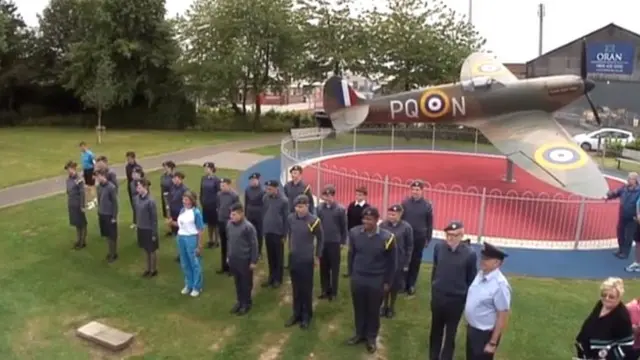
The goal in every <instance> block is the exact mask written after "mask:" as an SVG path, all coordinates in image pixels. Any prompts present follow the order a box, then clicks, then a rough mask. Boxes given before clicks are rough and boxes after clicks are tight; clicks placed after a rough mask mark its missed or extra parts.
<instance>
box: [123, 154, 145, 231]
mask: <svg viewBox="0 0 640 360" xmlns="http://www.w3.org/2000/svg"><path fill="white" fill-rule="evenodd" d="M130 177H131V180H130V181H129V185H128V186H127V188H128V190H127V191H128V192H129V193H132V194H134V195H133V197H131V198H129V201H130V202H131V213H132V214H133V223H132V224H131V228H132V229H135V227H136V224H137V222H136V204H135V202H136V200H137V199H138V182H139V181H140V180H142V179H143V178H144V171H142V168H141V167H140V166H138V167H135V168H133V169H131V175H130Z"/></svg>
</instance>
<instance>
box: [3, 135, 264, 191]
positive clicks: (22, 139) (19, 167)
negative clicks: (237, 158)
mask: <svg viewBox="0 0 640 360" xmlns="http://www.w3.org/2000/svg"><path fill="white" fill-rule="evenodd" d="M254 136H258V135H255V134H251V133H241V132H201V131H200V132H197V131H190V132H178V131H156V130H149V131H146V130H145V131H141V130H138V131H110V130H107V133H106V135H105V136H104V138H103V143H102V144H101V145H98V144H97V141H96V134H95V131H93V130H89V129H73V128H69V129H66V128H51V129H48V128H5V129H0V154H2V162H1V164H0V172H2V174H3V176H2V177H1V178H0V188H3V187H7V186H11V185H16V184H21V183H25V182H29V181H33V180H38V179H41V178H43V177H50V176H54V175H56V174H57V173H59V171H60V164H63V163H64V162H65V161H66V160H67V159H72V160H76V161H78V160H79V158H80V151H79V149H78V143H79V142H80V141H86V142H87V143H88V144H89V146H90V147H91V149H92V150H93V152H94V153H96V154H100V155H106V156H107V157H108V158H109V159H110V161H111V162H113V163H122V162H124V154H125V153H126V152H127V151H135V152H136V154H137V155H138V156H139V157H145V156H150V155H157V154H161V153H166V152H170V151H176V150H182V149H187V148H193V147H198V146H204V145H214V144H217V143H221V142H225V141H234V140H243V139H247V138H250V137H254Z"/></svg>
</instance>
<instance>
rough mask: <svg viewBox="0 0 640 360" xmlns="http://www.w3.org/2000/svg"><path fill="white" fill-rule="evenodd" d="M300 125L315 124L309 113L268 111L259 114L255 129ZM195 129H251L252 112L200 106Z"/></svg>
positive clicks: (286, 128) (288, 128)
mask: <svg viewBox="0 0 640 360" xmlns="http://www.w3.org/2000/svg"><path fill="white" fill-rule="evenodd" d="M298 124H299V126H300V127H312V126H315V121H314V120H313V118H312V117H311V115H308V114H303V113H299V112H275V111H268V112H266V113H263V114H262V115H261V116H260V123H259V124H258V125H259V126H258V127H257V128H256V129H255V130H257V131H265V132H286V131H289V130H290V129H291V128H292V127H294V126H295V125H298ZM193 128H194V129H195V130H202V131H214V130H219V131H220V130H224V131H252V130H254V128H253V113H251V112H248V113H247V114H246V115H239V114H237V113H236V112H235V111H233V109H230V108H226V107H222V108H211V107H201V108H200V109H199V111H198V114H197V116H196V124H195V126H193Z"/></svg>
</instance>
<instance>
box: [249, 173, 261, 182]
mask: <svg viewBox="0 0 640 360" xmlns="http://www.w3.org/2000/svg"><path fill="white" fill-rule="evenodd" d="M251 179H260V173H259V172H254V173H252V174H251V175H249V180H251Z"/></svg>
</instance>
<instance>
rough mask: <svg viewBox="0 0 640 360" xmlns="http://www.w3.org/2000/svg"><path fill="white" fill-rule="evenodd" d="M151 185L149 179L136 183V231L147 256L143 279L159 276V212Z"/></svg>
mask: <svg viewBox="0 0 640 360" xmlns="http://www.w3.org/2000/svg"><path fill="white" fill-rule="evenodd" d="M149 186H151V183H150V182H149V180H147V179H140V180H138V181H137V182H136V192H137V193H138V195H137V196H136V199H135V209H134V211H135V213H136V231H137V235H138V246H139V247H140V248H141V249H143V250H144V252H145V254H146V255H147V269H146V270H145V271H144V272H143V273H142V276H143V277H154V276H156V275H158V267H157V265H158V257H157V254H156V251H157V250H158V210H157V209H156V202H155V200H153V198H152V197H151V194H150V192H149Z"/></svg>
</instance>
